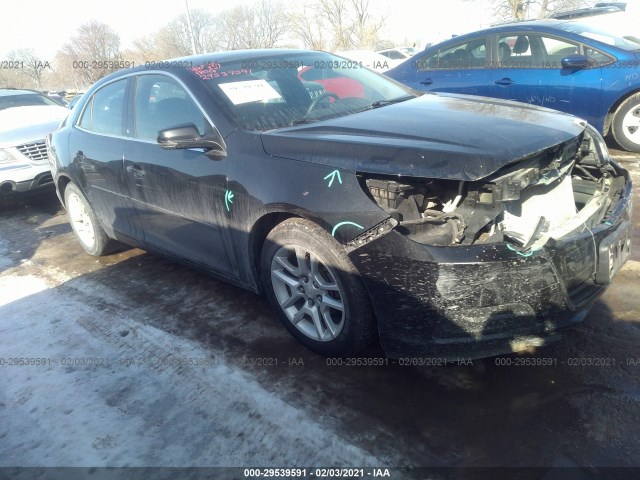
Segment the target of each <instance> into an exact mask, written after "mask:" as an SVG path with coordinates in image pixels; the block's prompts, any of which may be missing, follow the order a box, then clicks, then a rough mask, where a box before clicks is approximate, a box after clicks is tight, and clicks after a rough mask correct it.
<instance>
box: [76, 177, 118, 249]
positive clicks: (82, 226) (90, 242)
mask: <svg viewBox="0 0 640 480" xmlns="http://www.w3.org/2000/svg"><path fill="white" fill-rule="evenodd" d="M64 205H65V208H66V210H67V214H68V215H69V223H71V227H72V228H73V232H74V233H75V234H76V238H77V239H78V241H79V242H80V245H81V246H82V248H83V249H84V251H85V252H87V253H88V254H90V255H94V256H101V255H106V254H108V253H110V252H111V251H112V250H113V249H114V247H115V242H114V241H113V240H111V239H110V238H109V236H108V235H107V234H106V232H105V231H104V229H103V228H102V227H101V226H100V222H99V221H98V218H97V217H96V214H95V213H94V212H93V210H92V209H91V206H90V205H89V202H88V201H87V199H86V198H85V196H84V195H83V194H82V192H81V191H80V189H79V188H78V187H76V186H75V185H74V184H73V183H70V184H69V185H67V187H66V188H65V190H64Z"/></svg>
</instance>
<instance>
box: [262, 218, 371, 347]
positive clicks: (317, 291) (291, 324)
mask: <svg viewBox="0 0 640 480" xmlns="http://www.w3.org/2000/svg"><path fill="white" fill-rule="evenodd" d="M261 275H262V286H263V288H264V291H265V293H266V296H267V298H268V299H269V302H270V303H271V305H272V306H273V308H274V309H275V310H276V311H277V312H278V315H279V316H280V319H281V321H282V323H283V324H284V326H285V328H286V329H287V330H288V331H289V333H291V335H293V336H294V337H295V338H296V339H297V340H298V341H300V342H301V343H302V344H304V345H305V346H307V347H308V348H310V349H311V350H314V351H316V352H318V353H320V354H322V355H325V356H332V355H336V356H340V355H347V354H353V353H356V352H358V351H359V350H361V349H363V348H364V347H365V346H367V345H368V344H369V343H371V341H372V339H373V338H374V337H375V323H374V320H373V312H372V308H371V303H370V301H369V296H368V294H367V292H366V290H365V288H364V285H363V284H362V280H361V279H360V276H359V275H358V272H357V271H356V269H355V267H354V266H353V264H352V263H351V261H350V260H349V257H348V256H347V254H346V253H345V251H344V249H343V248H342V246H341V245H340V244H339V243H338V242H337V241H336V240H335V239H334V238H333V237H331V236H330V235H329V234H328V233H327V232H326V231H325V230H323V229H322V228H321V227H319V226H318V225H316V224H314V223H312V222H310V221H308V220H305V219H302V218H290V219H288V220H285V221H284V222H282V223H281V224H279V225H277V226H276V227H275V228H274V229H273V230H272V231H271V232H270V233H269V235H268V236H267V239H266V241H265V243H264V245H263V248H262V256H261Z"/></svg>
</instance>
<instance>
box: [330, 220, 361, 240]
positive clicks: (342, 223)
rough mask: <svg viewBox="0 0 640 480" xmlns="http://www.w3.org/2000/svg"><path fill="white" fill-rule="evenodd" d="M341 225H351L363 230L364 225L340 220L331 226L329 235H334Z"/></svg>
mask: <svg viewBox="0 0 640 480" xmlns="http://www.w3.org/2000/svg"><path fill="white" fill-rule="evenodd" d="M343 225H353V226H354V227H358V228H359V229H360V230H364V227H363V226H362V225H358V224H357V223H353V222H340V223H339V224H337V225H336V226H335V227H333V230H331V236H332V237H335V236H336V231H337V230H338V229H339V228H340V227H342V226H343Z"/></svg>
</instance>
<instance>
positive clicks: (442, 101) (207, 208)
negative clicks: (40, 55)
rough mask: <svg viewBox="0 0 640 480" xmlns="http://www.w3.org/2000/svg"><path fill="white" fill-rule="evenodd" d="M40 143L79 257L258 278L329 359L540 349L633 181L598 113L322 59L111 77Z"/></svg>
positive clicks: (561, 322)
mask: <svg viewBox="0 0 640 480" xmlns="http://www.w3.org/2000/svg"><path fill="white" fill-rule="evenodd" d="M48 147H49V155H50V161H51V163H52V169H53V172H54V176H55V183H56V185H57V189H58V195H59V197H60V199H61V201H62V202H63V204H64V206H65V208H66V209H67V211H68V214H69V217H70V220H71V223H72V226H73V229H74V231H75V233H76V234H77V236H78V239H79V241H80V243H81V245H82V247H83V248H84V249H85V250H86V251H87V252H88V253H90V254H92V255H102V254H105V253H108V252H109V251H111V250H112V248H113V247H114V244H115V242H116V241H119V242H124V243H125V244H129V245H134V246H138V247H141V248H144V249H147V250H149V251H153V252H156V253H158V254H161V255H165V256H168V257H171V258H173V259H176V260H179V261H181V262H183V263H186V264H188V265H191V266H194V267H197V268H200V269H204V270H207V271H209V272H211V273H212V274H214V275H217V276H218V277H220V278H222V279H224V280H226V281H229V282H231V283H234V284H236V285H239V286H241V287H244V288H246V289H249V290H252V291H255V292H263V293H264V294H265V295H266V296H267V297H268V299H269V300H270V302H271V303H272V304H273V306H274V308H275V309H276V310H277V312H278V314H279V315H280V317H281V319H282V322H283V323H284V325H285V327H286V328H287V329H288V330H289V332H291V334H292V335H293V336H295V337H296V338H297V339H298V340H299V341H301V342H302V343H304V344H305V345H307V346H308V347H309V348H311V349H313V350H315V351H317V352H320V353H322V354H325V355H347V354H351V353H354V352H356V351H358V350H359V349H361V348H363V347H364V346H365V345H367V344H368V343H369V342H371V341H372V340H374V339H375V338H376V337H378V338H379V339H380V342H381V344H382V347H383V348H384V350H385V352H386V353H387V354H388V355H390V356H396V357H397V356H409V355H410V356H421V355H429V356H433V355H438V356H439V357H443V358H444V357H446V358H455V357H465V358H474V357H481V356H487V355H495V354H499V353H503V352H510V351H515V350H519V349H522V348H527V347H530V346H531V345H542V344H544V343H546V342H548V341H549V340H551V339H555V338H557V337H558V335H557V334H556V332H557V331H558V329H560V328H561V327H565V326H568V325H571V324H574V323H576V322H579V321H581V320H582V319H584V318H585V316H586V314H587V311H588V309H589V307H590V306H591V305H592V304H593V303H594V302H595V300H596V299H597V298H598V297H599V295H600V294H601V293H602V292H603V290H604V288H605V287H606V286H607V285H608V284H609V282H610V281H611V278H612V277H613V275H615V273H616V272H617V271H618V269H619V268H620V267H621V266H622V264H623V263H624V262H625V261H626V259H627V258H628V256H629V245H630V238H631V221H630V213H631V212H630V209H631V193H632V188H631V187H632V186H631V181H630V179H629V175H628V173H627V172H626V171H625V170H624V169H623V168H621V167H620V166H619V165H617V164H616V163H615V162H614V161H612V160H611V158H610V157H609V154H608V152H607V149H606V146H605V145H604V143H603V141H602V137H601V136H600V134H599V133H598V132H597V131H596V130H594V129H593V128H592V127H590V126H589V125H587V124H585V123H584V122H582V121H580V120H578V119H576V118H575V117H572V116H570V115H567V114H561V113H557V112H553V111H551V110H547V109H543V108H539V107H534V106H524V105H522V104H516V103H514V102H509V101H504V100H496V99H488V98H482V97H471V96H462V95H451V94H420V93H417V92H415V91H413V90H410V89H408V88H407V87H403V86H401V85H400V84H398V83H396V82H395V81H392V80H389V79H387V78H386V77H383V76H380V75H378V74H376V73H374V72H372V71H370V70H368V69H366V68H361V66H360V65H359V64H358V63H357V62H354V61H350V60H346V59H343V58H340V57H336V56H333V55H331V54H328V53H322V52H309V51H296V50H289V51H287V50H270V51H237V52H227V53H217V54H210V55H205V56H195V57H187V58H183V59H179V60H173V61H167V62H158V63H154V64H149V63H148V64H147V65H145V66H141V67H137V68H135V69H130V70H123V71H120V72H116V73H114V74H112V75H110V76H108V77H106V78H104V79H102V80H100V81H99V82H98V83H96V84H95V85H94V86H93V87H92V88H91V89H90V90H89V91H88V92H87V93H86V94H85V95H83V97H82V99H81V100H80V101H79V103H78V105H77V106H76V107H75V108H74V109H73V110H72V111H71V113H70V115H69V117H68V119H67V120H66V122H65V123H64V124H63V125H62V126H61V127H60V129H59V130H58V131H56V132H54V133H53V134H52V135H51V136H50V137H49V139H48Z"/></svg>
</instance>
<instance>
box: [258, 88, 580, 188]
mask: <svg viewBox="0 0 640 480" xmlns="http://www.w3.org/2000/svg"><path fill="white" fill-rule="evenodd" d="M584 128H585V123H584V121H582V120H579V119H577V118H576V117H573V116H571V115H567V114H563V113H558V112H554V111H552V110H549V109H546V108H540V107H534V106H530V105H525V104H521V103H517V102H511V101H507V100H497V99H493V98H485V97H474V96H468V95H451V94H426V95H423V96H421V97H419V98H416V99H413V100H408V101H406V102H402V103H398V104H393V105H388V106H385V107H380V108H377V109H373V110H367V111H365V112H361V113H357V114H353V115H347V116H344V117H339V118H335V119H329V120H325V121H322V122H317V123H310V124H308V125H301V126H296V127H290V128H283V129H278V130H273V131H270V132H265V133H263V134H262V143H263V147H264V149H265V151H266V152H267V153H268V154H270V155H273V156H277V157H284V158H290V159H294V160H300V161H307V162H314V163H319V164H325V165H327V166H330V167H333V168H343V169H346V170H356V171H361V172H369V173H380V174H388V175H407V176H418V177H429V178H440V179H449V180H466V181H473V180H478V179H481V178H484V177H486V176H488V175H490V174H491V173H493V172H495V171H497V170H499V169H500V168H502V167H504V166H505V165H508V164H510V163H514V162H517V161H519V160H522V159H524V158H526V157H529V156H530V155H532V154H534V153H536V152H539V151H541V150H544V149H546V148H549V147H552V146H555V145H559V144H561V143H564V142H567V141H570V140H573V139H575V138H576V137H577V136H578V135H580V134H581V133H582V132H583V131H584Z"/></svg>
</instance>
